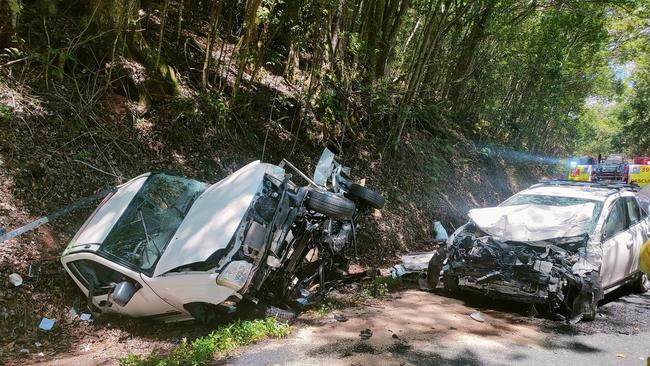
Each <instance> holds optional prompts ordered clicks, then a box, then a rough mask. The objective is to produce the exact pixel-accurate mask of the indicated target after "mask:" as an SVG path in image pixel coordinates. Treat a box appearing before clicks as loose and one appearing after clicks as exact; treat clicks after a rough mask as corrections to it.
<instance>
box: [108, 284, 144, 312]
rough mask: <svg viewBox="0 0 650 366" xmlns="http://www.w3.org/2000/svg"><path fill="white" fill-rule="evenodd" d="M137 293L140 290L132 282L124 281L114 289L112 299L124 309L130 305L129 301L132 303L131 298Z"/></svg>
mask: <svg viewBox="0 0 650 366" xmlns="http://www.w3.org/2000/svg"><path fill="white" fill-rule="evenodd" d="M136 291H138V290H137V289H136V288H135V286H134V285H133V284H132V283H131V282H128V281H122V282H120V283H118V284H117V285H115V287H114V288H113V293H112V295H111V298H112V299H113V302H114V303H116V304H117V305H119V306H122V307H124V306H126V304H128V303H129V301H131V298H132V297H133V295H135V292H136Z"/></svg>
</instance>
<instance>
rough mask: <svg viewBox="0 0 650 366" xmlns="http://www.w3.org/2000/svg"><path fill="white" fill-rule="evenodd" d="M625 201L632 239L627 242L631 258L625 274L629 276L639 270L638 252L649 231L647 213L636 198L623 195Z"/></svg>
mask: <svg viewBox="0 0 650 366" xmlns="http://www.w3.org/2000/svg"><path fill="white" fill-rule="evenodd" d="M625 203H626V206H627V212H628V218H629V222H630V231H631V233H632V241H631V242H630V243H628V244H627V246H628V251H629V254H630V259H631V260H630V262H629V265H628V269H627V275H628V276H631V275H633V274H635V273H636V272H637V271H638V270H639V252H640V251H641V246H642V245H643V243H645V242H646V240H648V237H649V234H650V233H649V232H648V230H649V228H648V215H647V213H646V212H645V211H644V210H642V209H641V207H640V206H639V203H638V201H637V200H636V198H634V197H625Z"/></svg>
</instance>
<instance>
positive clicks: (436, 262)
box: [427, 248, 447, 290]
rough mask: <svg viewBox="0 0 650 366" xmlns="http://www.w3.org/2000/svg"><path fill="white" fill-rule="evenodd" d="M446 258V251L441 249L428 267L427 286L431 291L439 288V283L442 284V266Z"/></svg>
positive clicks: (434, 255)
mask: <svg viewBox="0 0 650 366" xmlns="http://www.w3.org/2000/svg"><path fill="white" fill-rule="evenodd" d="M446 257H447V255H446V253H445V250H444V249H443V248H440V249H438V250H436V252H435V253H434V254H433V256H432V257H431V259H430V260H429V266H428V267H427V285H428V286H429V290H433V289H435V288H436V286H438V282H440V271H441V270H442V265H443V263H444V262H445V258H446Z"/></svg>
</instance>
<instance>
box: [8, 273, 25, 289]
mask: <svg viewBox="0 0 650 366" xmlns="http://www.w3.org/2000/svg"><path fill="white" fill-rule="evenodd" d="M9 282H11V284H12V285H14V286H15V287H18V286H20V285H22V284H23V278H22V277H20V275H19V274H18V273H12V274H10V275H9Z"/></svg>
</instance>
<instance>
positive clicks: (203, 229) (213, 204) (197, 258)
mask: <svg viewBox="0 0 650 366" xmlns="http://www.w3.org/2000/svg"><path fill="white" fill-rule="evenodd" d="M266 173H269V174H273V175H275V176H283V175H284V170H283V169H282V168H280V167H277V166H275V165H271V164H265V163H261V162H260V161H254V162H252V163H250V164H248V165H246V166H244V167H243V168H241V169H239V170H238V171H236V172H235V173H233V174H231V175H229V176H228V177H226V178H224V179H222V180H221V181H219V182H218V183H216V184H214V185H212V186H210V187H209V188H208V189H206V190H205V192H203V194H201V196H199V197H198V198H197V199H196V201H194V204H193V205H192V207H191V208H190V210H189V211H188V212H187V215H186V216H185V218H184V219H183V222H182V223H181V225H180V226H179V227H178V229H177V230H176V233H174V236H173V237H172V239H171V241H170V242H169V244H168V245H167V247H166V248H165V251H164V253H163V255H162V256H161V257H160V260H159V261H158V264H157V265H156V269H155V271H154V274H153V275H154V276H159V275H161V274H164V273H166V272H168V271H171V270H173V269H176V268H178V267H182V266H185V265H188V264H192V263H198V262H203V261H205V260H207V259H208V258H209V257H210V255H212V254H213V253H214V252H216V251H217V250H219V249H224V248H226V247H227V246H228V243H229V242H230V239H231V238H232V236H233V235H234V233H235V231H236V230H237V228H238V226H239V224H240V222H241V220H242V218H243V217H244V215H245V214H246V211H247V210H248V208H249V206H250V205H251V203H252V202H253V200H254V198H255V195H256V193H257V192H258V191H260V188H261V187H262V184H263V178H264V174H266Z"/></svg>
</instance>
